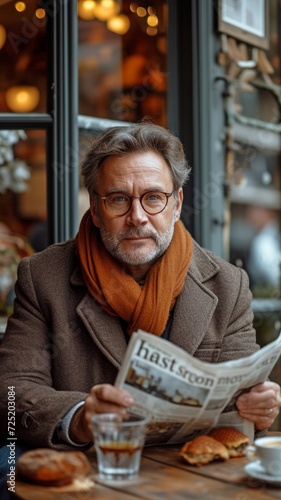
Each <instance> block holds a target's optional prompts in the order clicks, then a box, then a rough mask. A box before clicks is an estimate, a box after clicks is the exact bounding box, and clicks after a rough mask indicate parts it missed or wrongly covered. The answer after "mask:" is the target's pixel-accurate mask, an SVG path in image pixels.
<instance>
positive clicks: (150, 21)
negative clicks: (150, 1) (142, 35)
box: [147, 14, 158, 27]
mask: <svg viewBox="0 0 281 500" xmlns="http://www.w3.org/2000/svg"><path fill="white" fill-rule="evenodd" d="M147 24H148V26H151V27H155V26H158V17H157V16H155V15H154V14H152V15H151V16H148V18H147Z"/></svg>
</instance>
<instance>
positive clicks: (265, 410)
mask: <svg viewBox="0 0 281 500" xmlns="http://www.w3.org/2000/svg"><path fill="white" fill-rule="evenodd" d="M236 406H237V409H238V412H239V415H240V417H242V418H246V419H248V420H250V421H251V422H254V424H255V428H256V429H257V430H259V431H262V430H264V429H268V428H269V427H270V426H271V425H272V424H273V422H274V420H275V419H276V417H277V416H278V414H279V410H280V407H281V394H280V386H279V385H278V384H276V383H275V382H263V383H262V384H258V385H255V386H254V387H252V389H251V390H250V391H249V392H247V393H245V394H242V395H241V396H239V397H238V399H237V401H236Z"/></svg>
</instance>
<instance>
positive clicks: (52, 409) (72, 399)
mask: <svg viewBox="0 0 281 500" xmlns="http://www.w3.org/2000/svg"><path fill="white" fill-rule="evenodd" d="M57 355H59V354H58V353H57V352H56V351H55V349H54V345H53V343H52V331H51V328H50V325H49V323H48V319H47V318H46V317H45V315H44V313H43V310H42V307H40V304H39V302H38V299H37V296H36V293H35V289H34V286H33V281H32V273H31V269H30V261H29V259H23V260H22V261H21V263H20V265H19V268H18V281H17V283H16V300H15V304H14V312H13V314H12V316H11V317H10V318H9V321H8V326H7V331H6V333H5V336H4V339H3V342H2V345H1V348H0V366H1V384H0V427H1V429H2V430H3V434H4V436H5V434H6V435H7V437H11V436H9V435H8V392H9V388H12V387H13V390H14V393H15V413H16V419H15V437H16V438H17V439H18V441H19V442H21V443H23V444H27V445H29V446H35V447H36V446H37V447H38V445H39V446H42V447H43V446H46V447H56V448H62V449H67V448H68V446H67V445H64V444H61V445H60V444H57V445H56V444H54V441H53V438H54V436H55V435H56V429H57V427H58V425H59V423H60V421H61V419H62V417H63V416H64V415H65V414H66V413H67V412H68V410H70V408H72V407H73V406H74V405H75V404H76V403H78V402H79V401H81V400H84V399H85V397H86V395H87V394H85V393H83V392H76V391H57V390H55V389H54V388H53V387H52V386H53V380H52V359H53V357H54V356H57Z"/></svg>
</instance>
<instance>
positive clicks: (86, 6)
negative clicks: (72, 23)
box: [77, 0, 96, 21]
mask: <svg viewBox="0 0 281 500" xmlns="http://www.w3.org/2000/svg"><path fill="white" fill-rule="evenodd" d="M95 10H96V2H95V1H94V0H81V1H79V2H78V5H77V11H78V16H79V17H80V18H81V19H84V20H86V21H89V20H91V19H94V18H95Z"/></svg>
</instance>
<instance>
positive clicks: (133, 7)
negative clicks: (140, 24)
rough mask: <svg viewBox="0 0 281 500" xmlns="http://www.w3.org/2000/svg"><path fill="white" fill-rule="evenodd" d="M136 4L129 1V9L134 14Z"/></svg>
mask: <svg viewBox="0 0 281 500" xmlns="http://www.w3.org/2000/svg"><path fill="white" fill-rule="evenodd" d="M137 8H138V4H137V3H131V4H130V11H131V12H133V13H134V14H135V13H136V12H137Z"/></svg>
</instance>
